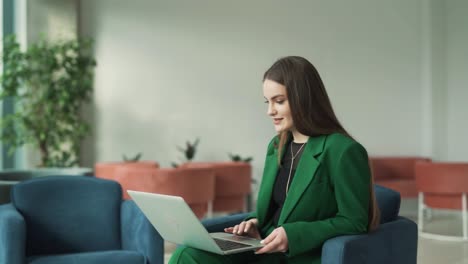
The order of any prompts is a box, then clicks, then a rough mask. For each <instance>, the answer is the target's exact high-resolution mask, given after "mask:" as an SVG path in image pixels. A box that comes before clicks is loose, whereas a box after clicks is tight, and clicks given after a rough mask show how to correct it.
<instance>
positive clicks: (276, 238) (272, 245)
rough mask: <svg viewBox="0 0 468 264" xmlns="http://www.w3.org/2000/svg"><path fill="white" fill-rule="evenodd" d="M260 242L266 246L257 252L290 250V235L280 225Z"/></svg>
mask: <svg viewBox="0 0 468 264" xmlns="http://www.w3.org/2000/svg"><path fill="white" fill-rule="evenodd" d="M260 243H262V244H263V245H264V246H263V247H262V248H260V249H259V250H257V251H255V254H264V253H273V252H286V251H288V248H289V245H288V236H287V235H286V231H284V228H283V227H282V226H281V227H278V228H276V229H275V230H273V232H271V234H270V235H269V236H267V237H266V238H265V239H263V240H262V241H261V242H260Z"/></svg>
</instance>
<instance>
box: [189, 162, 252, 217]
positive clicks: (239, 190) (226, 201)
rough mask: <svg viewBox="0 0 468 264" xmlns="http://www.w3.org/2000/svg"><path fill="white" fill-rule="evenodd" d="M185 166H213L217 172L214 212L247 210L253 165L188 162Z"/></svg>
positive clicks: (243, 163)
mask: <svg viewBox="0 0 468 264" xmlns="http://www.w3.org/2000/svg"><path fill="white" fill-rule="evenodd" d="M182 167H184V168H211V169H212V170H213V171H214V173H215V178H216V180H215V198H214V202H213V211H214V212H239V211H242V212H247V197H248V195H249V194H250V192H251V181H252V166H251V165H250V164H249V163H245V162H188V163H184V164H182Z"/></svg>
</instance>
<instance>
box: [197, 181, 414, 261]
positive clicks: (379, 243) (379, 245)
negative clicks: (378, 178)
mask: <svg viewBox="0 0 468 264" xmlns="http://www.w3.org/2000/svg"><path fill="white" fill-rule="evenodd" d="M374 190H375V194H376V198H377V203H378V205H379V208H380V213H381V221H380V223H381V225H380V226H379V228H378V229H377V230H376V231H374V232H372V233H370V234H362V235H350V236H339V237H335V238H332V239H329V240H327V241H326V242H325V243H324V245H323V247H322V264H363V263H379V264H394V263H398V264H416V257H417V247H418V229H417V226H416V223H414V222H413V221H411V220H409V219H406V218H404V217H401V216H398V213H399V210H400V194H399V193H398V192H395V191H393V190H390V189H387V188H385V187H381V186H378V185H376V186H375V189H374ZM247 215H248V214H236V215H232V216H226V217H220V218H214V219H208V220H205V221H203V225H204V226H205V227H206V229H207V230H208V231H209V232H223V229H224V228H225V227H228V226H234V225H236V224H237V223H239V222H241V221H242V220H243V219H244V218H246V217H247Z"/></svg>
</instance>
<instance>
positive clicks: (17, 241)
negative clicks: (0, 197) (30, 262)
mask: <svg viewBox="0 0 468 264" xmlns="http://www.w3.org/2000/svg"><path fill="white" fill-rule="evenodd" d="M0 245H1V246H0V263H10V264H23V263H26V250H25V245H26V223H25V222H24V218H23V216H22V215H21V214H20V213H19V212H18V211H16V209H15V208H14V207H13V205H11V204H6V205H1V206H0Z"/></svg>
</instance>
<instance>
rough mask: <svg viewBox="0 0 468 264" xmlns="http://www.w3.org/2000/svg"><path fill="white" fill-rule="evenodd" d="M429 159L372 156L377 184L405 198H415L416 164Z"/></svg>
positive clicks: (416, 192)
mask: <svg viewBox="0 0 468 264" xmlns="http://www.w3.org/2000/svg"><path fill="white" fill-rule="evenodd" d="M428 161H430V159H427V158H422V157H371V158H370V166H371V170H372V174H373V177H374V182H375V183H376V184H379V185H382V186H384V187H387V188H390V189H392V190H395V191H397V192H399V193H400V195H401V197H403V198H410V197H414V198H415V197H417V196H418V191H417V189H416V179H415V165H416V163H418V162H428Z"/></svg>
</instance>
